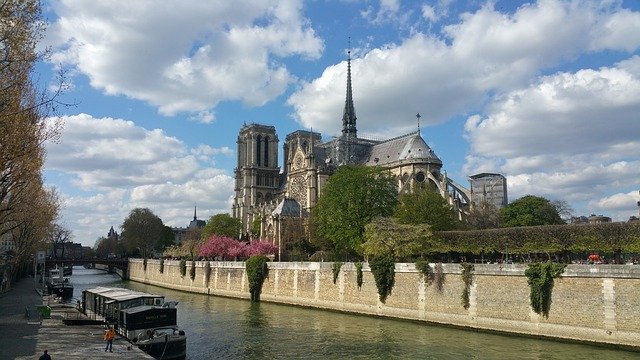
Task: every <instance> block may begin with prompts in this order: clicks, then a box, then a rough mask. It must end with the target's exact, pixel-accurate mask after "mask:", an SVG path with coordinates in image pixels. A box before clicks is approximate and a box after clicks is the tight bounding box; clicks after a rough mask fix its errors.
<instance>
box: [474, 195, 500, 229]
mask: <svg viewBox="0 0 640 360" xmlns="http://www.w3.org/2000/svg"><path fill="white" fill-rule="evenodd" d="M467 224H468V225H469V227H470V228H472V229H476V230H482V229H495V228H499V227H500V209H498V207H497V206H495V205H493V204H491V203H489V202H486V201H483V202H481V203H479V204H476V205H475V206H473V207H472V208H471V210H470V211H469V214H468V215H467Z"/></svg>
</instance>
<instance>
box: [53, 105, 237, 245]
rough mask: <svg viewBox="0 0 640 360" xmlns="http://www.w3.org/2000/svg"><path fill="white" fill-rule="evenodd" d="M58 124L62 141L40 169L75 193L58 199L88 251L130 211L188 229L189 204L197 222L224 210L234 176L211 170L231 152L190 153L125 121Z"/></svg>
mask: <svg viewBox="0 0 640 360" xmlns="http://www.w3.org/2000/svg"><path fill="white" fill-rule="evenodd" d="M62 120H63V121H64V122H65V128H64V130H63V133H62V136H61V139H60V142H59V143H57V144H51V143H49V144H47V154H48V155H47V160H46V165H45V168H46V169H47V171H49V175H51V176H48V177H49V178H56V179H57V181H58V183H59V184H65V185H64V186H63V188H64V189H67V192H69V193H70V192H73V193H74V195H66V194H65V193H62V195H63V198H64V201H63V207H62V214H63V217H64V219H65V221H66V222H68V223H69V225H70V227H71V228H72V229H73V231H74V235H75V241H79V242H82V243H83V244H85V245H93V243H94V242H95V240H96V239H97V238H98V237H100V236H105V235H106V233H107V231H108V230H109V228H110V227H111V226H114V228H115V229H116V230H117V231H118V228H119V226H120V224H121V223H122V221H123V220H124V218H125V217H126V216H127V215H128V214H129V212H130V211H131V210H132V209H133V208H135V207H148V208H150V209H151V210H152V211H153V212H154V213H155V214H156V215H158V216H159V217H160V218H161V219H162V220H163V221H164V222H165V224H169V225H172V226H186V225H187V224H188V222H189V221H190V219H191V216H192V214H193V206H194V204H197V205H198V209H199V210H198V213H199V216H200V218H201V219H203V218H208V217H209V216H211V215H213V214H216V213H220V212H228V211H229V209H230V207H231V195H230V194H233V185H234V180H233V177H232V176H229V175H228V174H227V172H226V171H224V170H220V169H215V168H212V167H209V166H210V165H211V164H212V163H214V161H215V157H216V156H217V155H222V156H225V157H229V156H232V155H233V154H234V151H233V150H231V149H229V148H228V147H221V148H214V147H211V146H209V145H198V146H196V147H195V148H192V149H189V148H187V147H186V146H185V145H184V143H182V141H180V140H178V139H176V138H174V137H171V136H168V135H167V134H165V133H164V132H163V131H162V130H158V129H155V130H148V129H145V128H142V127H139V126H136V125H135V124H134V123H133V122H131V121H127V120H122V119H111V118H101V119H96V118H93V117H91V116H90V115H87V114H79V115H74V116H66V117H63V119H62ZM77 187H80V188H81V189H82V190H83V191H82V192H79V191H77V190H78V189H77ZM64 189H62V188H59V189H58V190H59V191H61V192H62V191H64Z"/></svg>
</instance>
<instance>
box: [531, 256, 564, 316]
mask: <svg viewBox="0 0 640 360" xmlns="http://www.w3.org/2000/svg"><path fill="white" fill-rule="evenodd" d="M565 267H566V265H565V264H558V263H553V262H550V261H547V262H543V263H534V264H529V268H528V269H527V270H525V272H524V275H525V276H526V277H527V283H528V284H529V287H530V288H531V293H530V295H529V297H530V301H531V308H532V309H533V311H535V312H536V313H537V314H541V315H543V316H544V317H549V309H550V308H551V291H552V290H553V279H555V278H557V277H560V275H562V273H563V272H564V268H565Z"/></svg>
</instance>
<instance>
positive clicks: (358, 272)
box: [354, 262, 362, 289]
mask: <svg viewBox="0 0 640 360" xmlns="http://www.w3.org/2000/svg"><path fill="white" fill-rule="evenodd" d="M354 265H355V266H356V284H357V285H358V289H360V288H362V263H361V262H357V263H355V264H354Z"/></svg>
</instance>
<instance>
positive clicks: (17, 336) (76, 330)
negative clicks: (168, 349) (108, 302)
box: [0, 278, 153, 360]
mask: <svg viewBox="0 0 640 360" xmlns="http://www.w3.org/2000/svg"><path fill="white" fill-rule="evenodd" d="M39 290H40V289H39V288H37V285H36V284H35V282H34V281H33V278H24V279H22V280H20V281H18V282H17V283H15V284H14V285H13V288H11V289H10V290H9V291H7V292H5V293H3V294H1V295H0V334H2V335H1V336H0V349H1V351H0V353H1V354H2V355H1V357H2V359H16V360H23V359H25V360H26V359H37V358H38V357H39V356H40V355H42V353H43V352H44V350H45V349H46V350H48V352H49V355H51V358H52V359H53V360H60V359H65V360H67V359H70V360H75V359H78V360H79V359H82V360H84V359H153V357H151V356H149V355H147V354H146V353H144V352H143V351H142V350H140V349H138V348H137V347H132V346H130V344H129V342H127V341H126V340H125V339H123V338H121V337H117V338H116V339H115V340H114V342H113V353H109V352H105V351H104V348H105V341H104V340H103V330H104V329H103V327H101V326H99V325H86V326H66V325H64V324H63V322H62V317H63V314H64V313H69V310H71V311H72V312H75V310H74V309H72V308H71V309H69V307H61V306H55V305H53V304H52V305H53V306H52V312H51V318H50V319H40V316H39V314H38V313H37V311H36V307H37V306H38V305H42V304H43V297H42V295H41V292H39ZM76 313H77V312H76Z"/></svg>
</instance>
